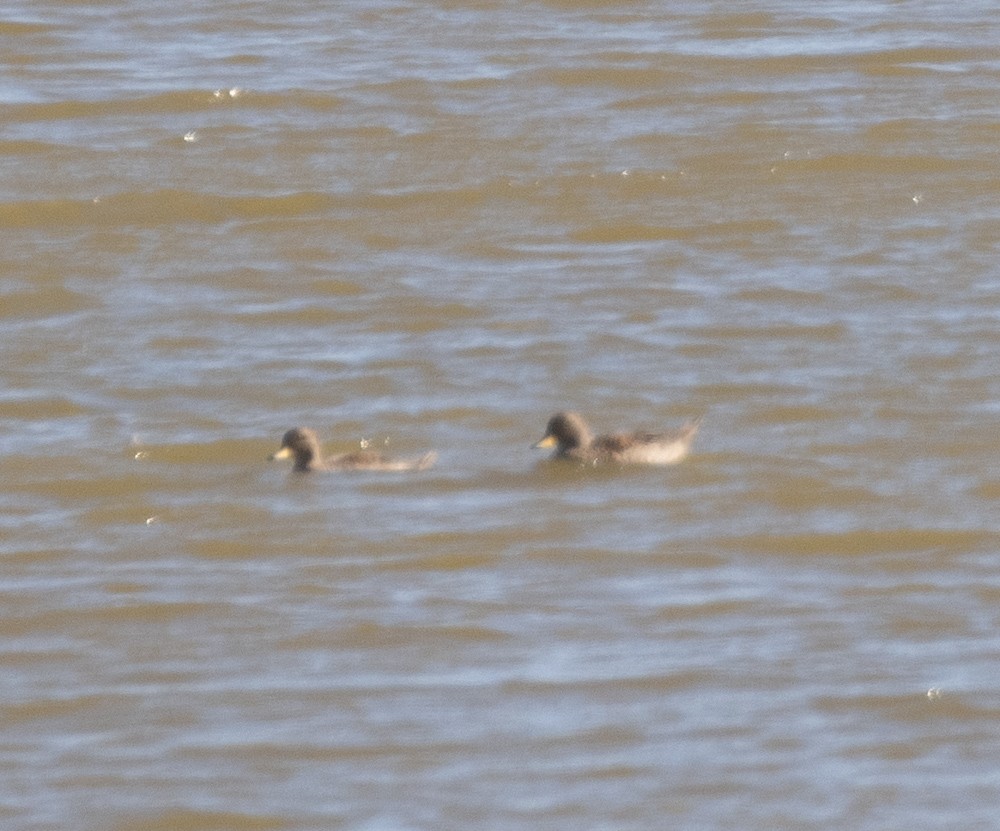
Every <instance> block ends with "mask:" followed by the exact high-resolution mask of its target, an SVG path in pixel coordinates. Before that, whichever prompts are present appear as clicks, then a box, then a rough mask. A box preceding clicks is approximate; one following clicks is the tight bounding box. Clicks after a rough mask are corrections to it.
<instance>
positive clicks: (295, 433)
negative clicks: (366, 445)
mask: <svg viewBox="0 0 1000 831" xmlns="http://www.w3.org/2000/svg"><path fill="white" fill-rule="evenodd" d="M289 457H294V459H295V464H294V466H293V467H292V470H293V471H295V472H296V473H308V472H309V471H312V470H426V469H427V468H429V467H431V465H433V464H434V462H435V461H437V453H435V452H433V451H431V452H430V453H425V454H424V455H423V456H420V457H419V458H416V459H393V458H390V457H388V456H384V455H382V454H381V453H378V452H376V451H374V450H356V451H354V452H352V453H342V454H341V455H339V456H330V457H329V458H327V459H324V458H323V455H322V450H321V449H320V446H319V439H318V438H317V437H316V433H315V432H313V431H312V430H310V429H309V428H308V427H295V428H293V429H291V430H289V431H288V432H286V433H285V435H284V436H282V438H281V447H280V448H279V449H278V450H277V451H276V452H275V453H272V454H271V456H270V459H271V461H275V460H276V459H287V458H289Z"/></svg>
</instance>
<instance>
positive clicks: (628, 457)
mask: <svg viewBox="0 0 1000 831" xmlns="http://www.w3.org/2000/svg"><path fill="white" fill-rule="evenodd" d="M700 423H701V417H700V416H699V417H698V418H696V419H692V420H691V421H689V422H687V424H685V425H684V426H683V427H681V428H680V430H678V431H676V432H674V433H643V432H636V433H614V434H611V435H606V436H596V437H595V436H594V435H593V434H592V433H591V432H590V428H589V427H588V426H587V422H585V421H584V420H583V418H582V417H581V416H580V414H579V413H570V412H561V413H556V414H555V415H554V416H552V418H550V419H549V423H548V426H547V427H546V428H545V435H544V436H543V437H542V439H541V441H539V442H538V443H537V444H535V447H540V448H549V447H554V448H555V449H556V452H555V453H553V454H552V458H554V459H572V460H574V461H578V462H586V463H588V464H597V463H599V462H611V463H613V464H620V465H625V464H646V465H670V464H674V463H676V462H679V461H681V459H683V458H684V457H685V456H686V455H687V454H688V451H689V450H690V449H691V443H692V442H693V441H694V437H695V435H696V434H697V433H698V425H699V424H700Z"/></svg>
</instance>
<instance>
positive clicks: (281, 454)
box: [268, 447, 292, 462]
mask: <svg viewBox="0 0 1000 831" xmlns="http://www.w3.org/2000/svg"><path fill="white" fill-rule="evenodd" d="M291 457H292V448H290V447H282V448H281V449H280V450H278V451H277V452H275V453H272V454H271V455H270V456H268V458H269V459H270V460H271V461H272V462H277V461H279V460H280V459H290V458H291Z"/></svg>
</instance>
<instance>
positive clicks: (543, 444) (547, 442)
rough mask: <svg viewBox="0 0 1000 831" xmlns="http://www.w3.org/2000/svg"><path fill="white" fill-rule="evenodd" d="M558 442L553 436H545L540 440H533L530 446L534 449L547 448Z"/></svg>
mask: <svg viewBox="0 0 1000 831" xmlns="http://www.w3.org/2000/svg"><path fill="white" fill-rule="evenodd" d="M558 443H559V442H558V440H557V439H556V437H555V436H545V438H543V439H542V440H541V441H537V442H535V443H534V444H533V445H532V447H534V448H535V449H536V450H548V449H549V448H551V447H555V446H556V445H557V444H558Z"/></svg>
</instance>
